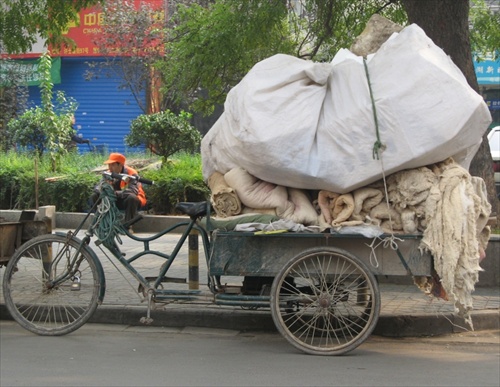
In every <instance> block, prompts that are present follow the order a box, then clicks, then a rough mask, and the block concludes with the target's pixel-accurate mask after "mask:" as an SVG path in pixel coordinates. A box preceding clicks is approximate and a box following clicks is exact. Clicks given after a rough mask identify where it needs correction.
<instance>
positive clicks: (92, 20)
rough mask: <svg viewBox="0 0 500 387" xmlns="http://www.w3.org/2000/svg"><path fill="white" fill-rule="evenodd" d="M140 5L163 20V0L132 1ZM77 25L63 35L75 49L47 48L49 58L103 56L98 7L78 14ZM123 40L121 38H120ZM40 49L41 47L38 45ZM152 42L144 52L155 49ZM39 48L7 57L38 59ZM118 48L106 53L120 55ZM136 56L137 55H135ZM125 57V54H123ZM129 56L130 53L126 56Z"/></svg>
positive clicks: (74, 24) (147, 43)
mask: <svg viewBox="0 0 500 387" xmlns="http://www.w3.org/2000/svg"><path fill="white" fill-rule="evenodd" d="M141 4H147V5H149V6H150V7H151V8H152V9H153V10H161V14H162V18H165V16H166V15H165V13H166V10H165V9H164V5H165V4H164V0H134V5H135V8H136V9H138V8H139V7H140V6H141ZM77 19H78V23H72V24H70V25H68V30H67V32H66V33H64V34H63V35H64V36H67V37H68V38H71V39H73V41H74V42H75V45H76V46H75V47H74V48H70V47H65V48H61V49H55V48H49V49H50V54H51V56H53V57H55V56H63V57H64V56H71V57H78V56H103V54H102V53H100V52H99V47H98V46H97V45H96V43H95V42H96V41H98V40H99V38H100V37H102V34H103V29H102V27H103V25H104V22H105V21H104V16H103V11H102V9H101V8H100V7H99V6H95V7H92V8H89V9H83V10H81V11H80V12H79V13H78V16H77ZM122 38H123V37H122ZM158 43H160V42H158ZM38 46H39V47H42V46H43V45H42V44H40V45H38ZM153 46H155V42H154V41H148V42H145V43H144V47H143V50H144V52H146V51H148V50H152V49H155V48H154V47H153ZM36 51H40V48H39V49H38V50H37V49H34V50H33V52H30V53H25V54H20V55H9V56H10V57H12V58H29V57H38V56H40V55H41V52H36ZM120 51H121V50H120V47H119V45H117V47H108V52H114V54H115V55H120ZM135 54H136V55H137V53H135ZM125 55H127V54H125ZM128 55H130V53H129V54H128Z"/></svg>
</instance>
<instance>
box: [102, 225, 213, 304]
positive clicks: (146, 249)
mask: <svg viewBox="0 0 500 387" xmlns="http://www.w3.org/2000/svg"><path fill="white" fill-rule="evenodd" d="M182 227H185V230H184V231H183V233H182V235H181V237H180V238H179V239H178V240H177V242H176V244H175V247H174V249H173V250H172V252H171V253H170V254H167V253H164V252H161V251H157V250H151V249H150V242H152V241H154V240H156V239H159V238H160V237H162V236H164V235H166V234H169V233H171V232H173V231H174V230H177V229H179V228H182ZM192 230H196V231H198V232H199V235H200V236H201V240H202V243H203V247H204V251H205V258H206V260H207V262H208V254H209V253H208V252H209V251H210V240H209V237H208V233H207V231H206V230H205V229H204V228H203V227H201V226H199V225H198V224H197V223H196V218H194V219H193V218H192V219H191V220H189V221H183V222H180V223H177V224H175V225H173V226H171V227H168V228H166V229H164V230H162V231H160V232H158V233H156V234H154V235H152V236H149V237H137V236H136V235H133V234H130V233H129V232H127V231H126V235H127V236H128V237H129V238H131V239H133V240H135V241H137V242H141V243H143V250H142V251H141V252H139V253H137V254H135V255H133V256H132V257H130V258H127V259H125V258H124V255H123V253H122V251H121V250H120V248H119V246H118V245H116V244H115V248H114V249H108V250H109V251H110V252H111V254H112V255H113V256H114V257H115V258H116V259H117V260H118V261H119V262H120V263H121V264H122V265H123V266H124V267H125V268H126V269H127V271H129V272H130V274H132V275H133V276H134V278H135V279H137V281H138V282H139V283H140V284H141V285H142V286H143V288H144V289H145V291H146V292H150V291H153V292H154V293H155V295H156V298H157V299H158V296H167V295H169V294H172V295H175V296H176V298H179V295H182V294H186V295H189V294H196V293H199V292H200V291H199V290H186V291H181V290H175V291H174V290H168V289H159V286H160V284H161V283H162V278H163V277H164V276H165V275H166V273H167V272H168V270H169V269H170V267H171V265H172V263H173V262H174V260H175V259H176V257H177V256H178V254H179V251H180V249H181V248H182V246H184V243H185V242H186V239H187V238H188V236H189V234H190V233H191V231H192ZM145 255H154V256H157V257H161V258H163V259H165V263H164V264H163V265H162V266H161V267H160V269H159V271H158V277H157V278H156V280H155V282H154V283H153V284H151V283H150V282H149V281H148V280H147V279H146V278H145V277H144V276H143V275H142V274H141V273H139V272H138V271H137V270H136V269H135V268H134V267H133V266H132V262H134V261H136V260H137V259H139V258H141V257H143V256H145ZM211 290H213V289H211ZM167 298H168V297H167Z"/></svg>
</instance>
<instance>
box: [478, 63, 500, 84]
mask: <svg viewBox="0 0 500 387" xmlns="http://www.w3.org/2000/svg"><path fill="white" fill-rule="evenodd" d="M474 70H475V71H476V76H477V82H478V83H479V84H480V85H498V84H500V61H492V60H485V61H482V62H474Z"/></svg>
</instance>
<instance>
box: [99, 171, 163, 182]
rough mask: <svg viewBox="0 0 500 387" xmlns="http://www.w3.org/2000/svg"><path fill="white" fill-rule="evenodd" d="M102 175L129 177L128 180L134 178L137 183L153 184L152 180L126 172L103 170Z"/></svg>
mask: <svg viewBox="0 0 500 387" xmlns="http://www.w3.org/2000/svg"><path fill="white" fill-rule="evenodd" d="M103 175H104V176H106V177H108V178H112V179H119V180H125V179H127V178H128V179H130V180H135V181H137V182H139V183H143V184H148V185H154V183H155V182H154V181H153V180H149V179H145V178H143V177H140V176H138V175H127V174H126V173H115V172H103Z"/></svg>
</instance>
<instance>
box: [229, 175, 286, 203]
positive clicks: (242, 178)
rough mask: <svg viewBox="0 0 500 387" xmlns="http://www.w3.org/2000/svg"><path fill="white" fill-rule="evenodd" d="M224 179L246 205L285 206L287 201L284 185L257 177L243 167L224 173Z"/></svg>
mask: <svg viewBox="0 0 500 387" xmlns="http://www.w3.org/2000/svg"><path fill="white" fill-rule="evenodd" d="M224 179H225V180H226V183H227V184H228V185H229V186H230V187H231V188H233V189H234V191H235V192H236V194H237V195H238V197H239V198H240V200H241V202H242V203H243V204H244V205H245V206H247V207H250V208H276V207H285V206H286V204H287V202H288V192H287V189H286V187H283V186H280V185H276V184H272V183H268V182H267V181H263V180H260V179H257V178H256V177H255V176H252V175H250V174H249V173H248V172H247V171H246V170H244V169H243V168H240V167H237V168H233V169H231V170H230V171H229V172H227V173H226V174H225V175H224Z"/></svg>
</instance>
